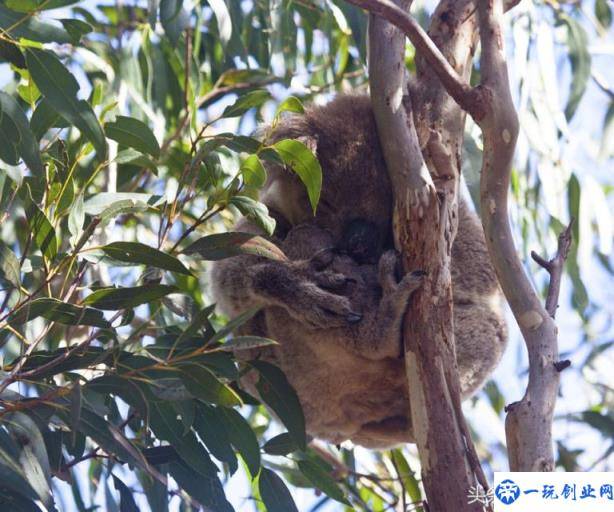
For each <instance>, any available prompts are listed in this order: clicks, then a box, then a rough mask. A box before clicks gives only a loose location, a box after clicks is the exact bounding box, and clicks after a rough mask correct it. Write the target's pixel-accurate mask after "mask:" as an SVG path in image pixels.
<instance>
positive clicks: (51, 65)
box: [26, 48, 107, 159]
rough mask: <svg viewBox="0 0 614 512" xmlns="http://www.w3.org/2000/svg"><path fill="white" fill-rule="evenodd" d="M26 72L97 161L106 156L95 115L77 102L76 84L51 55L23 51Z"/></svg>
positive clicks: (81, 101)
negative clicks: (79, 134) (91, 149)
mask: <svg viewBox="0 0 614 512" xmlns="http://www.w3.org/2000/svg"><path fill="white" fill-rule="evenodd" d="M26 63H27V64H28V70H29V71H30V75H31V76H32V79H33V80H34V83H35V84H36V86H37V87H38V88H39V90H40V92H41V94H42V95H43V96H44V97H45V98H46V99H47V100H48V101H49V103H50V105H51V106H52V107H53V109H54V110H56V111H57V112H58V114H60V115H61V116H62V117H63V118H64V119H66V120H67V121H68V122H69V123H71V124H73V125H74V126H76V127H77V128H79V130H81V132H82V133H83V134H84V135H85V137H87V138H88V139H89V140H90V141H91V142H92V144H93V145H94V147H95V148H96V153H97V154H98V157H99V158H100V159H104V158H105V157H106V155H107V142H106V140H105V138H104V132H103V131H102V127H101V126H100V123H99V122H98V119H97V118H96V114H94V111H93V110H92V107H91V106H90V105H89V103H87V101H84V100H79V99H78V98H77V93H78V92H79V83H78V82H77V80H76V79H75V77H74V76H73V75H72V74H71V73H70V72H69V71H68V69H66V68H65V67H64V65H63V64H62V63H61V62H60V59H58V58H57V57H56V56H55V54H53V53H51V52H48V51H45V50H39V49H36V48H27V49H26Z"/></svg>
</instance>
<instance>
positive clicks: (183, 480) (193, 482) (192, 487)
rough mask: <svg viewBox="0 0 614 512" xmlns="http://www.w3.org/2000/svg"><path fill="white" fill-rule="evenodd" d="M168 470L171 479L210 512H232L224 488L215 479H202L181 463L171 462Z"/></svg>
mask: <svg viewBox="0 0 614 512" xmlns="http://www.w3.org/2000/svg"><path fill="white" fill-rule="evenodd" d="M168 470H169V473H170V474H171V476H172V477H173V479H174V480H175V481H176V482H177V483H178V484H179V486H180V487H181V488H182V489H184V490H185V491H186V492H187V493H188V494H189V495H190V496H192V497H193V498H194V499H195V500H197V501H198V502H199V503H200V504H201V505H204V507H205V510H210V511H212V512H234V509H233V508H232V505H231V504H230V503H228V500H227V499H226V496H225V495H224V488H223V487H222V484H221V482H220V480H219V478H217V477H208V478H203V477H202V476H201V475H200V474H198V473H196V472H194V471H192V470H191V469H190V468H189V467H188V466H187V465H185V464H183V463H181V462H171V463H170V464H169V465H168Z"/></svg>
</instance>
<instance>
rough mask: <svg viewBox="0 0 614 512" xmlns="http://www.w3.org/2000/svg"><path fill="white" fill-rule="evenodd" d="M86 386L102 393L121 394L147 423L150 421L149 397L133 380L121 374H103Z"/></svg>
mask: <svg viewBox="0 0 614 512" xmlns="http://www.w3.org/2000/svg"><path fill="white" fill-rule="evenodd" d="M86 387H87V389H91V390H93V391H97V392H99V393H102V394H113V395H116V396H119V397H120V398H121V399H122V400H123V401H124V402H126V403H127V404H129V405H131V406H132V407H134V409H135V410H136V411H138V413H139V414H140V416H141V418H143V420H144V421H145V423H147V422H148V421H149V404H148V402H147V398H146V397H145V394H144V393H143V391H142V390H141V388H140V387H139V386H137V385H136V384H135V383H134V382H132V381H131V380H129V379H127V378H125V377H121V376H115V375H103V376H102V377H98V378H97V379H94V380H91V381H90V382H88V383H87V385H86Z"/></svg>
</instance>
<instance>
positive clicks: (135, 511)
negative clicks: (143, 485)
mask: <svg viewBox="0 0 614 512" xmlns="http://www.w3.org/2000/svg"><path fill="white" fill-rule="evenodd" d="M113 485H114V486H115V489H117V490H118V491H119V500H120V501H119V510H120V512H139V510H140V509H139V507H137V506H136V502H135V501H134V497H133V496H132V491H131V490H130V489H129V488H128V486H127V485H126V484H125V483H124V482H122V481H121V480H120V479H119V478H117V477H116V476H115V475H113Z"/></svg>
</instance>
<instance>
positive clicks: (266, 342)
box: [219, 336, 279, 351]
mask: <svg viewBox="0 0 614 512" xmlns="http://www.w3.org/2000/svg"><path fill="white" fill-rule="evenodd" d="M270 345H279V343H277V342H276V341H275V340H272V339H270V338H262V337H261V336H235V337H234V338H231V339H230V340H228V341H227V342H226V343H224V344H223V345H222V346H221V347H219V350H225V351H234V350H246V349H252V348H261V347H268V346H270Z"/></svg>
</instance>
